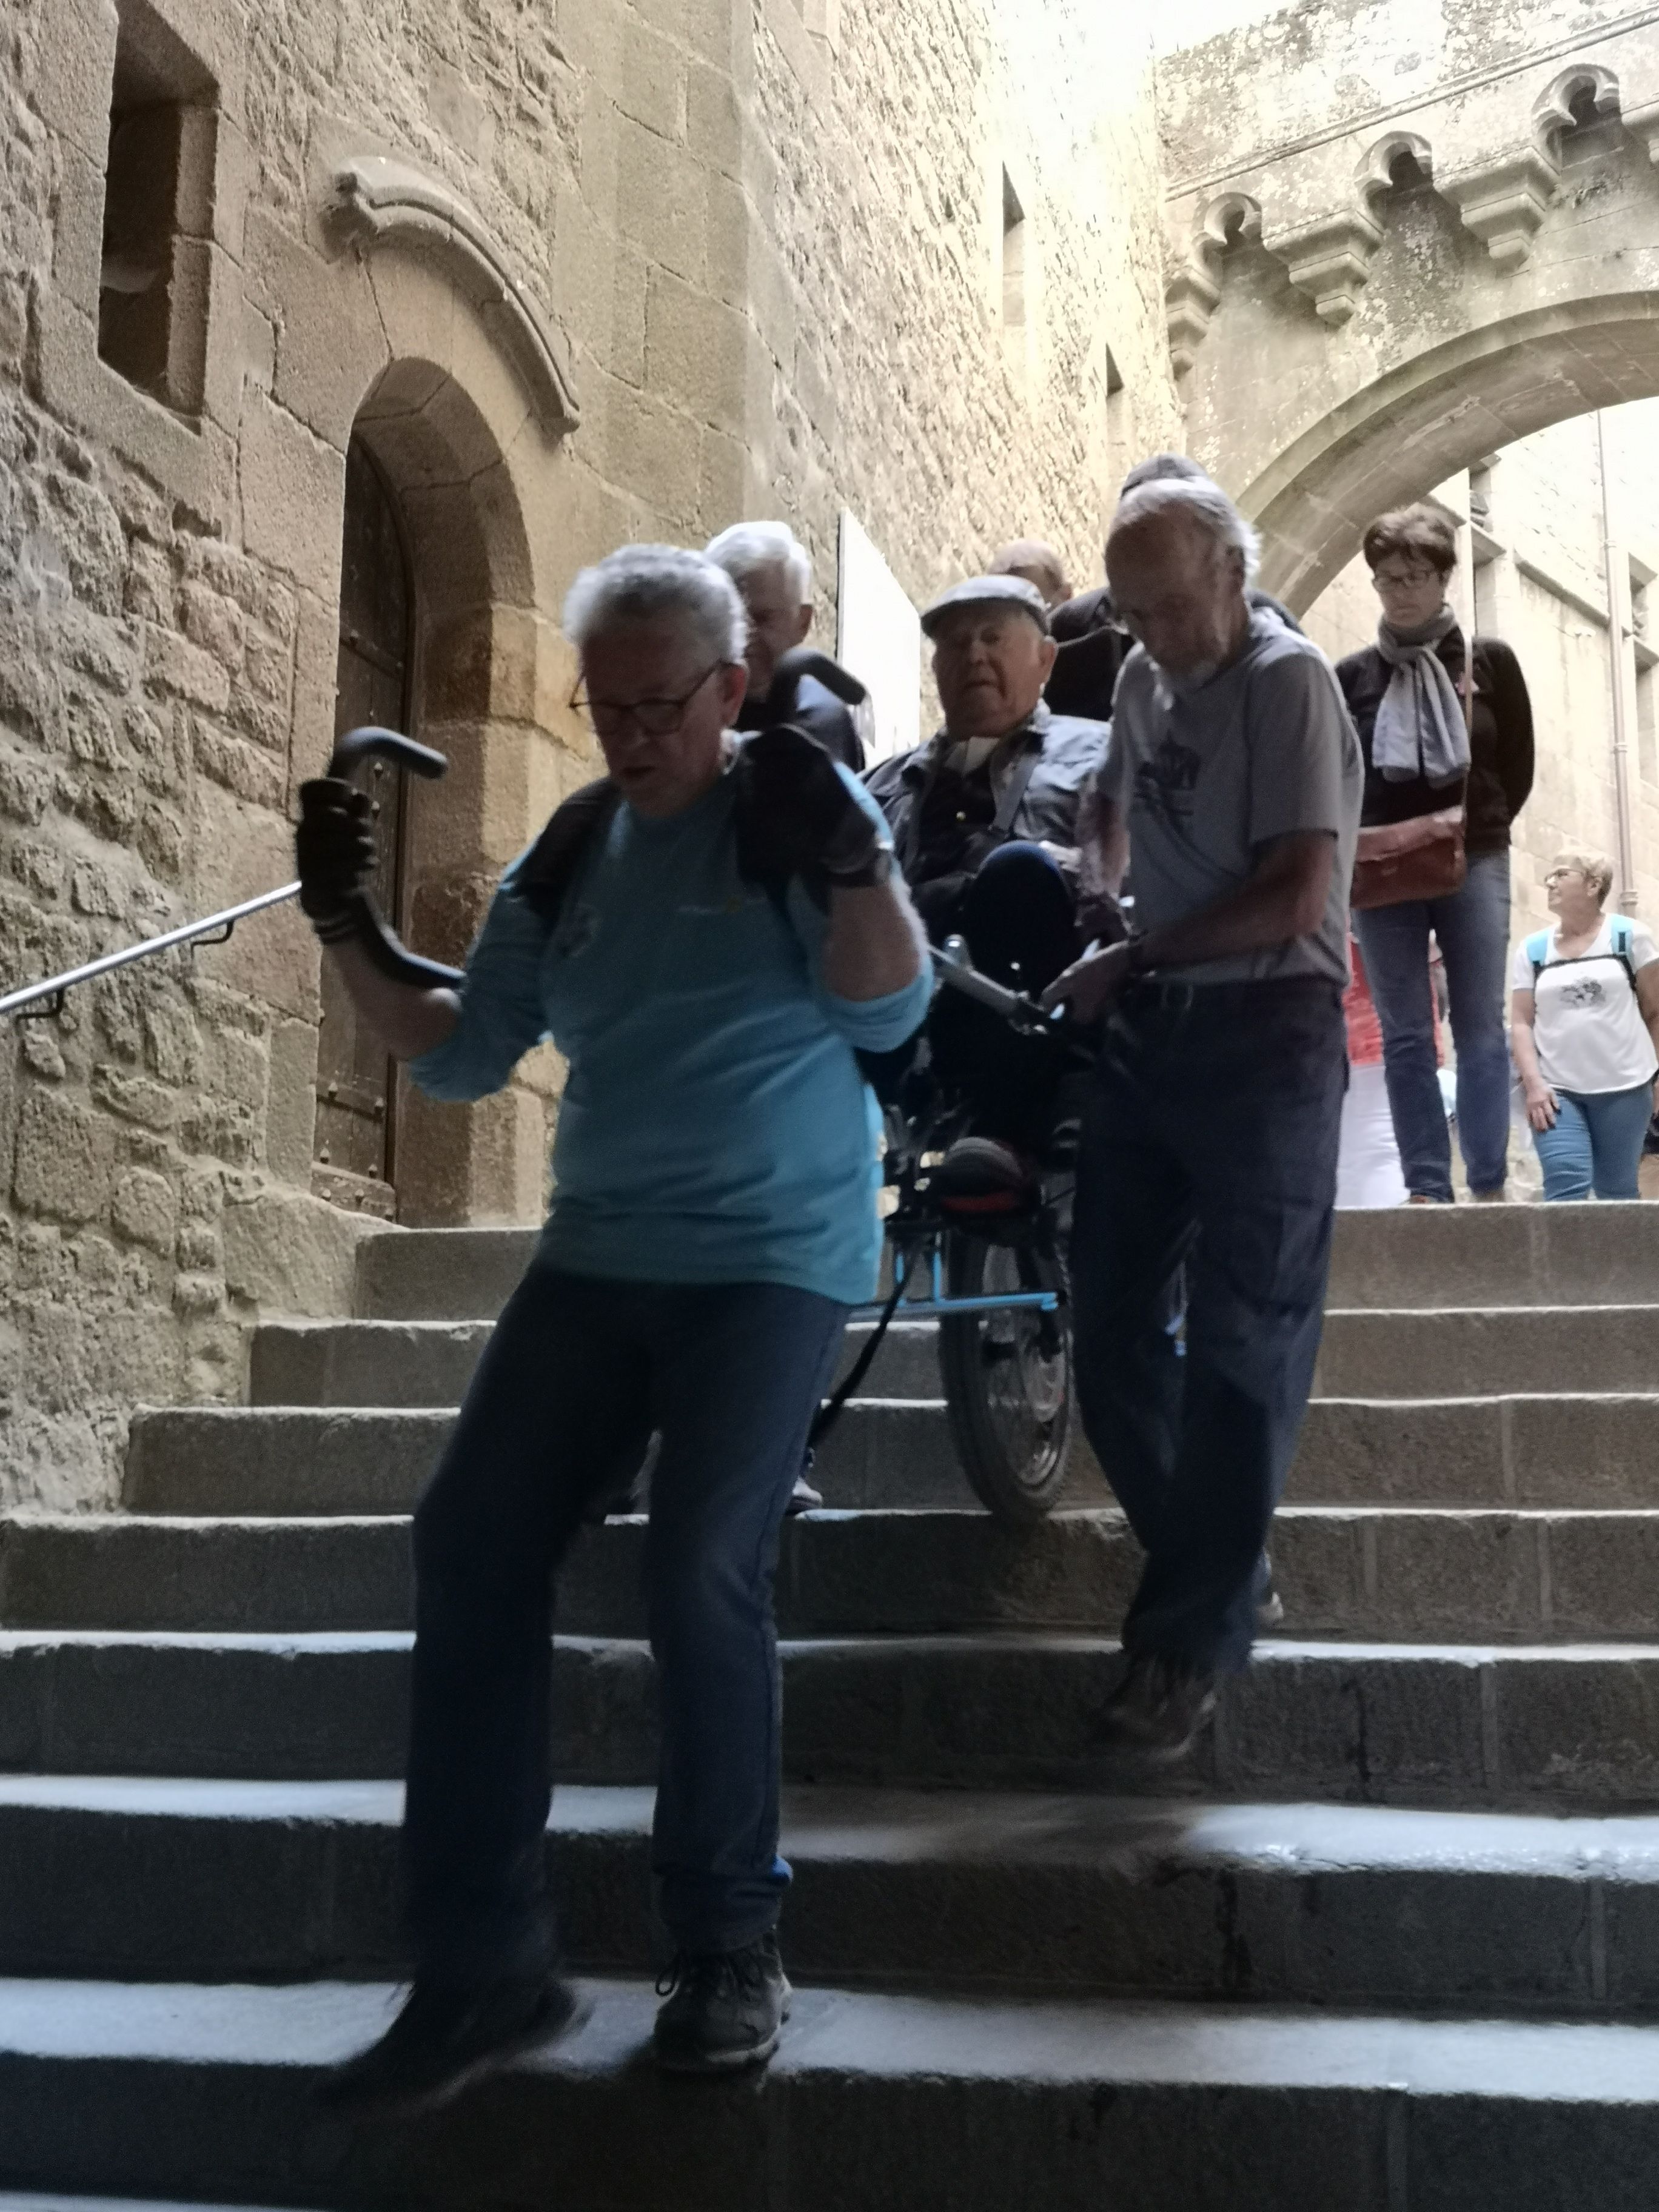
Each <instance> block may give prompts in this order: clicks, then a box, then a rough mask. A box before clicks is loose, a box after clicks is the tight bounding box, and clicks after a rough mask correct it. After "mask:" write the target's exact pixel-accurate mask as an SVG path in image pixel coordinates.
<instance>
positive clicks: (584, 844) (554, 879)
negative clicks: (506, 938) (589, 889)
mask: <svg viewBox="0 0 1659 2212" xmlns="http://www.w3.org/2000/svg"><path fill="white" fill-rule="evenodd" d="M621 803H622V793H621V792H620V791H619V790H618V789H617V787H616V785H615V784H614V783H613V782H612V781H611V778H610V777H609V776H608V775H602V776H600V777H599V780H598V781H597V782H594V783H585V784H584V785H583V786H582V787H581V789H580V791H573V792H572V793H571V794H570V796H569V798H568V799H566V800H565V801H564V802H563V804H562V805H559V806H556V807H555V809H554V810H553V814H552V818H551V819H550V821H549V823H548V825H547V827H546V829H544V830H543V832H542V834H541V836H539V837H538V839H537V840H536V842H535V843H534V844H533V845H532V847H531V848H530V850H529V852H528V853H527V854H526V855H525V862H524V866H522V867H521V868H520V871H519V873H518V876H517V878H516V880H515V882H514V884H513V890H514V891H515V892H516V894H517V896H519V897H520V898H521V899H522V900H523V901H524V902H525V904H526V906H527V907H529V908H532V910H533V911H534V912H535V913H536V914H538V915H540V916H541V919H542V920H543V921H544V922H545V923H546V924H547V926H548V927H549V929H551V928H553V927H554V926H555V925H556V922H557V921H558V919H559V914H560V910H561V908H562V907H563V905H564V902H565V900H566V898H567V896H568V894H569V890H570V886H571V884H573V883H574V881H575V879H576V877H577V874H578V872H579V871H580V867H581V865H582V862H583V860H585V859H586V856H587V854H588V851H589V848H591V847H592V843H593V842H594V840H595V839H596V838H599V837H603V836H604V835H605V830H606V829H608V828H609V826H610V823H611V816H612V815H613V814H614V813H615V812H616V811H617V807H618V805H620V804H621Z"/></svg>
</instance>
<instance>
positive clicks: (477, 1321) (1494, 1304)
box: [0, 1297, 1659, 2203]
mask: <svg viewBox="0 0 1659 2212" xmlns="http://www.w3.org/2000/svg"><path fill="white" fill-rule="evenodd" d="M1653 1313H1659V1297H1654V1298H1651V1299H1636V1298H1613V1299H1609V1300H1608V1301H1607V1302H1606V1303H1605V1304H1600V1305H1589V1304H1582V1303H1578V1302H1569V1303H1565V1304H1561V1305H1541V1304H1537V1303H1535V1302H1531V1303H1528V1304H1522V1305H1505V1304H1503V1303H1502V1302H1501V1301H1496V1300H1487V1301H1486V1302H1484V1303H1483V1304H1480V1305H1468V1304H1463V1305H1443V1306H1429V1305H1422V1306H1327V1307H1326V1309H1325V1318H1326V1320H1327V1321H1328V1322H1330V1321H1377V1322H1383V1321H1455V1320H1458V1319H1461V1318H1464V1317H1473V1316H1480V1317H1484V1316H1486V1315H1492V1316H1494V1317H1495V1318H1497V1319H1499V1320H1503V1321H1512V1320H1514V1319H1515V1318H1516V1316H1518V1315H1522V1314H1525V1315H1529V1316H1530V1315H1536V1316H1538V1318H1539V1320H1540V1322H1547V1321H1549V1320H1550V1319H1551V1318H1552V1317H1553V1318H1554V1319H1556V1320H1558V1321H1559V1320H1560V1319H1561V1318H1562V1317H1563V1316H1570V1317H1571V1318H1574V1319H1577V1317H1579V1316H1585V1317H1586V1318H1589V1319H1595V1320H1601V1321H1605V1320H1606V1319H1607V1316H1609V1315H1612V1314H1653ZM875 1325H876V1324H875V1323H874V1322H868V1321H855V1322H848V1324H847V1327H848V1334H849V1335H856V1336H867V1335H868V1334H869V1333H870V1332H871V1330H872V1329H873V1328H874V1327H875ZM938 1327H939V1324H938V1322H936V1321H932V1320H929V1319H927V1317H926V1316H923V1317H921V1318H919V1319H912V1318H910V1317H909V1316H906V1315H905V1314H903V1313H902V1312H901V1313H898V1314H896V1315H895V1316H894V1317H893V1320H892V1322H891V1323H890V1328H893V1329H904V1330H908V1331H910V1332H912V1333H913V1334H917V1335H928V1336H932V1335H933V1334H936V1333H937V1330H938ZM264 1328H280V1329H283V1330H287V1331H289V1332H290V1333H291V1334H294V1335H295V1336H318V1335H321V1334H325V1332H327V1331H328V1330H330V1329H341V1328H349V1329H356V1330H360V1331H362V1332H363V1333H364V1334H370V1333H372V1332H374V1331H375V1330H378V1329H386V1330H387V1331H391V1330H394V1329H395V1330H396V1331H397V1332H398V1334H400V1335H402V1334H409V1333H410V1332H412V1331H416V1330H420V1329H431V1330H433V1331H435V1332H436V1331H440V1330H441V1331H444V1332H446V1333H453V1331H454V1330H456V1329H462V1328H483V1329H491V1328H495V1322H494V1321H493V1320H492V1319H491V1318H490V1317H489V1315H488V1314H473V1315H471V1316H461V1317H459V1318H458V1319H455V1320H451V1321H441V1320H434V1319H432V1318H431V1317H430V1316H411V1317H410V1319H408V1320H406V1321H405V1320H399V1319H398V1317H397V1316H395V1315H391V1316H388V1315H386V1314H322V1315H319V1314H285V1313H267V1314H264V1315H263V1316H261V1318H260V1320H259V1322H258V1329H264ZM258 1329H256V1331H255V1334H258ZM3 2202H4V2200H3V2198H0V2203H3Z"/></svg>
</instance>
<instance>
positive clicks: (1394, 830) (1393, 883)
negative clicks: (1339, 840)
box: [1348, 644, 1475, 914]
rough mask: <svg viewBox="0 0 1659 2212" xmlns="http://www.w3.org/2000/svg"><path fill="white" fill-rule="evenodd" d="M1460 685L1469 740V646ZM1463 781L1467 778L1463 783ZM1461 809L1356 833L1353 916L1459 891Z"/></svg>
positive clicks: (1462, 873)
mask: <svg viewBox="0 0 1659 2212" xmlns="http://www.w3.org/2000/svg"><path fill="white" fill-rule="evenodd" d="M1465 666H1466V670H1467V671H1468V672H1467V673H1466V675H1465V678H1464V681H1463V684H1462V692H1463V722H1464V726H1465V727H1466V728H1467V729H1468V732H1469V737H1470V740H1471V744H1473V739H1474V690H1475V678H1474V646H1473V644H1471V646H1470V647H1469V652H1468V660H1467V662H1466V664H1465ZM1466 782H1467V779H1466ZM1463 823H1464V808H1463V805H1462V801H1461V800H1460V801H1459V803H1458V804H1457V805H1455V806H1442V807H1438V808H1437V809H1436V811H1434V812H1433V813H1432V814H1413V816H1412V817H1410V819H1409V820H1407V821H1405V822H1383V823H1378V824H1377V825H1376V828H1375V829H1362V830H1361V831H1360V833H1359V841H1358V844H1357V845H1356V846H1355V847H1354V855H1353V889H1352V891H1351V892H1350V893H1349V895H1348V903H1349V905H1350V906H1351V907H1352V908H1353V910H1354V912H1355V913H1356V914H1363V913H1364V910H1365V908H1367V907H1374V906H1404V905H1405V903H1406V902H1407V900H1408V899H1437V898H1449V897H1450V896H1451V895H1452V893H1453V892H1454V891H1461V890H1462V888H1463V879H1464V878H1465V877H1466V876H1467V875H1468V856H1467V855H1466V854H1465V853H1464V850H1463Z"/></svg>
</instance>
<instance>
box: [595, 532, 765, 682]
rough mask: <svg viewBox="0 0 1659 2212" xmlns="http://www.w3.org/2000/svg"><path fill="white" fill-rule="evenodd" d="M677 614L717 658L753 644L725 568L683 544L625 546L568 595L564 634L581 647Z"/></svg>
mask: <svg viewBox="0 0 1659 2212" xmlns="http://www.w3.org/2000/svg"><path fill="white" fill-rule="evenodd" d="M665 618H666V619H668V620H670V621H673V620H676V619H678V621H680V622H681V623H684V626H685V628H686V629H689V630H690V631H691V632H692V633H693V634H694V635H696V640H697V641H698V643H699V644H700V645H701V646H702V648H703V650H704V651H705V652H707V653H712V654H713V655H714V658H715V659H717V660H726V661H732V662H733V663H736V662H738V661H740V660H741V659H743V657H744V653H745V652H746V651H747V649H748V638H749V617H748V616H747V615H746V614H745V613H744V606H743V601H742V600H741V599H739V598H738V587H737V586H736V585H735V584H734V583H733V582H732V579H731V578H730V576H728V575H727V574H726V571H725V569H724V568H716V567H715V565H714V562H712V561H710V560H708V559H706V558H705V556H703V555H702V554H701V553H689V552H687V551H686V550H685V548H684V546H680V545H619V546H618V547H617V550H616V551H615V552H614V553H607V554H606V556H605V558H604V560H603V561H600V562H598V563H597V564H596V565H595V566H594V567H593V568H584V569H582V570H581V571H580V574H578V575H577V578H576V580H575V582H574V584H572V586H570V589H569V591H568V592H567V593H566V595H565V602H564V634H565V635H566V636H567V637H568V639H569V640H570V642H571V643H572V644H573V645H574V647H575V648H576V650H577V652H578V653H582V652H585V651H586V648H587V647H588V645H589V644H590V642H591V641H592V640H593V639H594V638H596V637H598V636H599V635H600V633H601V632H602V631H605V630H608V629H617V628H618V627H619V626H620V625H621V624H623V623H650V622H660V621H662V620H664V619H665Z"/></svg>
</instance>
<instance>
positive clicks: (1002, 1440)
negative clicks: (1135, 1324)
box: [939, 1230, 1076, 1528]
mask: <svg viewBox="0 0 1659 2212" xmlns="http://www.w3.org/2000/svg"><path fill="white" fill-rule="evenodd" d="M945 1280H946V1282H947V1284H948V1285H949V1289H950V1292H951V1296H952V1297H986V1296H987V1295H991V1294H994V1292H995V1291H999V1290H1011V1289H1014V1288H1016V1287H1018V1288H1019V1289H1022V1290H1055V1291H1059V1292H1060V1310H1059V1312H1058V1313H1057V1314H1056V1315H1054V1316H1053V1317H1052V1319H1051V1320H1050V1321H1049V1322H1048V1326H1049V1328H1050V1329H1051V1331H1052V1332H1053V1334H1054V1340H1055V1350H1054V1354H1053V1356H1052V1357H1048V1358H1045V1357H1044V1356H1043V1354H1042V1350H1041V1345H1040V1340H1039V1329H1040V1327H1041V1325H1042V1318H1043V1317H1042V1316H1038V1315H1037V1314H1036V1313H1035V1312H1031V1311H1030V1310H1027V1311H1024V1312H1022V1311H1019V1310H1013V1311H1006V1312H1003V1313H985V1314H949V1315H946V1316H945V1318H944V1319H943V1320H941V1321H940V1322H939V1367H940V1370H941V1372H942V1373H943V1375H944V1378H945V1412H946V1414H947V1416H948V1418H949V1420H950V1424H951V1441H952V1443H954V1444H955V1445H956V1449H957V1458H958V1459H959V1460H960V1461H961V1462H962V1471H963V1474H965V1475H966V1476H967V1478H968V1480H969V1482H971V1483H972V1485H973V1486H974V1489H975V1492H976V1493H977V1495H978V1497H979V1498H980V1501H981V1504H984V1505H985V1506H986V1507H987V1509H988V1510H990V1511H991V1512H992V1513H994V1515H995V1516H996V1517H997V1519H998V1520H999V1521H1003V1522H1007V1523H1008V1524H1009V1525H1010V1526H1011V1527H1013V1528H1032V1527H1034V1526H1035V1525H1036V1523H1037V1522H1039V1521H1041V1520H1042V1519H1043V1518H1044V1517H1045V1516H1047V1515H1048V1513H1050V1512H1052V1510H1054V1504H1055V1502H1056V1500H1057V1499H1058V1498H1059V1496H1060V1492H1061V1490H1062V1489H1063V1488H1064V1487H1065V1484H1066V1459H1067V1455H1068V1452H1069V1450H1070V1447H1071V1441H1072V1429H1073V1422H1074V1419H1075V1417H1076V1404H1075V1399H1076V1394H1075V1391H1074V1390H1073V1383H1072V1327H1071V1308H1070V1305H1069V1304H1068V1303H1067V1301H1066V1276H1065V1270H1064V1268H1063V1267H1061V1266H1060V1262H1059V1261H1057V1260H1055V1259H1054V1258H1053V1257H1051V1256H1048V1255H1044V1254H1042V1253H1041V1252H1039V1251H1037V1250H1036V1249H1033V1248H1032V1247H1031V1246H1029V1245H1009V1244H1002V1243H987V1241H986V1240H985V1239H984V1238H983V1237H970V1236H968V1235H965V1234H964V1233H963V1232H962V1231H958V1230H952V1231H951V1233H950V1234H949V1236H948V1237H946V1239H945ZM1016 1370H1017V1375H1016ZM1009 1376H1015V1377H1016V1382H1017V1389H1015V1390H1014V1391H1013V1392H1007V1391H1004V1392H1001V1393H999V1392H998V1391H997V1390H996V1389H994V1387H993V1386H994V1383H996V1382H998V1381H999V1380H1002V1379H1004V1378H1006V1377H1009ZM1021 1429H1024V1430H1028V1431H1029V1440H1028V1441H1023V1440H1022V1438H1021V1437H1020V1435H1019V1434H1018V1431H1019V1430H1021Z"/></svg>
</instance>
